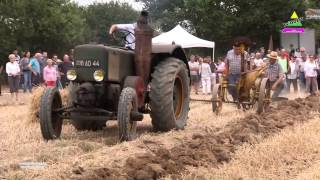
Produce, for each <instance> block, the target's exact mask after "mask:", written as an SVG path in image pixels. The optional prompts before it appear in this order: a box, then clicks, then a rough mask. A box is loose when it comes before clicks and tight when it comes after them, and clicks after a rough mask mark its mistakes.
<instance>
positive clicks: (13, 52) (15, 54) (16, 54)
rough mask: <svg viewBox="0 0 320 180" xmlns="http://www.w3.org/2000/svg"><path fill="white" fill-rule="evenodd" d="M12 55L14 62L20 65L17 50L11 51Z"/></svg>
mask: <svg viewBox="0 0 320 180" xmlns="http://www.w3.org/2000/svg"><path fill="white" fill-rule="evenodd" d="M12 54H14V57H15V59H16V62H17V63H18V64H19V63H20V56H19V52H18V49H15V50H13V51H12Z"/></svg>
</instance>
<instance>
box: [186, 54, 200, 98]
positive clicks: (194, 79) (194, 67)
mask: <svg viewBox="0 0 320 180" xmlns="http://www.w3.org/2000/svg"><path fill="white" fill-rule="evenodd" d="M188 64H189V68H190V76H191V85H192V86H193V88H194V91H195V93H196V94H198V89H199V82H200V77H199V63H198V62H197V61H196V56H194V55H191V56H190V61H189V62H188Z"/></svg>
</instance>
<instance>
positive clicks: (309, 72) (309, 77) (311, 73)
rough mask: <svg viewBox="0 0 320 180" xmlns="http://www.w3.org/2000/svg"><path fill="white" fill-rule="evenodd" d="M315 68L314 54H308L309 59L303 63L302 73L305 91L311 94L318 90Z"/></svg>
mask: <svg viewBox="0 0 320 180" xmlns="http://www.w3.org/2000/svg"><path fill="white" fill-rule="evenodd" d="M317 69H318V68H317V64H316V62H315V59H314V56H313V55H310V56H309V60H308V61H306V63H305V65H304V73H305V78H306V93H311V95H316V92H317V90H318V84H317Z"/></svg>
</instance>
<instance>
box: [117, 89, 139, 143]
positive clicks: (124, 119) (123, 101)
mask: <svg viewBox="0 0 320 180" xmlns="http://www.w3.org/2000/svg"><path fill="white" fill-rule="evenodd" d="M134 111H135V112H137V111H138V100H137V94H136V91H135V90H134V89H133V88H131V87H127V88H124V89H123V90H122V92H121V95H120V99H119V105H118V114H117V120H118V129H119V140H120V141H121V142H122V141H131V140H133V139H134V138H135V137H136V130H137V121H132V120H131V112H134Z"/></svg>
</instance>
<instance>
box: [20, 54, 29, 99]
mask: <svg viewBox="0 0 320 180" xmlns="http://www.w3.org/2000/svg"><path fill="white" fill-rule="evenodd" d="M30 56H31V54H30V51H26V52H24V54H23V57H22V59H21V61H20V68H21V70H22V72H23V79H24V81H23V82H24V86H23V92H27V90H29V92H30V93H31V91H32V83H31V70H30V68H29V64H30Z"/></svg>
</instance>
